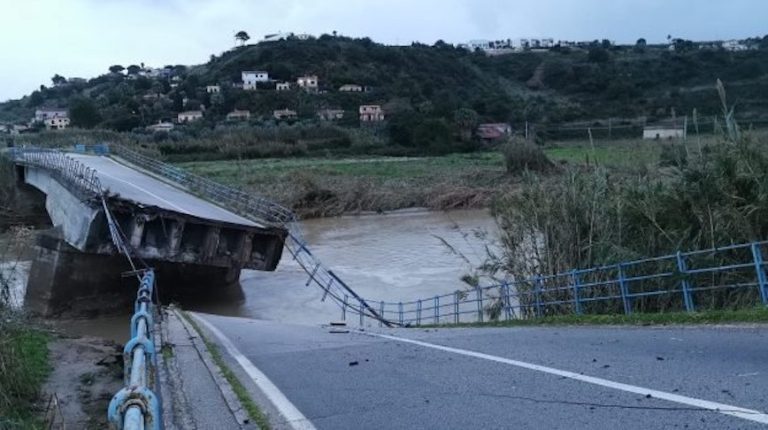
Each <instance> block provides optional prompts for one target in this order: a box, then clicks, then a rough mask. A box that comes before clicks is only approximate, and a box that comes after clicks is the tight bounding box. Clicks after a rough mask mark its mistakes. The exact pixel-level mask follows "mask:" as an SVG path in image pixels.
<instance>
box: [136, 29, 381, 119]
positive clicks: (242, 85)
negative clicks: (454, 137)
mask: <svg viewBox="0 0 768 430" xmlns="http://www.w3.org/2000/svg"><path fill="white" fill-rule="evenodd" d="M291 34H292V33H291ZM293 36H295V35H293ZM240 78H241V81H240V82H235V83H233V84H232V85H233V87H235V88H239V89H242V90H244V91H257V90H258V89H259V88H272V85H274V89H275V90H276V91H288V90H291V89H294V88H299V89H301V90H303V91H306V92H308V93H312V94H316V93H319V92H320V80H319V78H318V77H317V75H304V76H299V77H298V78H296V80H295V81H294V82H286V81H276V80H274V79H271V78H270V76H269V73H268V72H267V71H264V70H243V71H242V72H241V73H240ZM370 90H371V89H370V87H367V86H363V85H358V84H344V85H342V86H340V87H339V88H338V91H339V92H343V93H363V92H368V91H370ZM205 91H206V93H208V94H218V93H220V92H221V86H220V85H206V87H205ZM316 115H317V117H318V118H319V119H321V120H323V121H336V120H340V119H343V118H344V115H345V112H344V110H342V109H321V110H318V111H317V112H316ZM203 116H204V108H203V107H201V109H200V110H188V111H184V112H180V113H179V114H178V115H177V117H176V121H175V123H176V124H187V123H190V122H194V121H197V120H200V119H202V118H203ZM272 117H273V118H274V119H276V120H280V121H282V120H292V119H296V118H298V113H297V112H296V111H295V110H292V109H277V110H274V111H273V112H272ZM226 118H227V120H228V121H247V120H249V119H250V118H251V112H250V111H247V110H238V109H235V110H233V111H232V112H230V113H228V114H227V116H226ZM358 118H359V120H360V122H362V123H379V122H382V121H384V119H385V116H384V110H383V109H382V107H381V106H380V105H372V104H367V105H360V106H359V107H358ZM174 126H175V124H174V123H172V122H167V121H165V122H159V123H157V124H153V125H150V126H149V127H147V129H148V130H150V131H170V130H173V128H174Z"/></svg>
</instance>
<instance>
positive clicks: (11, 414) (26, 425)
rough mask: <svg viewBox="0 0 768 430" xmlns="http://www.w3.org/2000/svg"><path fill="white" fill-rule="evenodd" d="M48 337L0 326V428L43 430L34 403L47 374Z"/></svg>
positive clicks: (27, 329) (10, 325)
mask: <svg viewBox="0 0 768 430" xmlns="http://www.w3.org/2000/svg"><path fill="white" fill-rule="evenodd" d="M48 340H49V336H48V334H46V333H44V332H42V331H39V330H36V329H30V328H27V327H23V326H21V325H20V324H17V323H15V322H13V323H10V324H0V428H3V429H6V428H7V429H17V428H18V429H38V428H43V427H44V425H43V422H42V421H41V419H40V417H39V416H38V415H39V414H37V413H36V411H35V403H36V402H37V400H38V397H39V395H40V387H41V386H42V384H43V383H44V382H45V379H46V378H47V376H48V373H49V372H50V370H51V368H50V364H49V362H48Z"/></svg>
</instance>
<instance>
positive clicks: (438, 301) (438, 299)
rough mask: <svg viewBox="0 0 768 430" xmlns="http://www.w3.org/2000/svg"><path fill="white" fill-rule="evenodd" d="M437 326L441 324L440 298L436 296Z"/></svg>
mask: <svg viewBox="0 0 768 430" xmlns="http://www.w3.org/2000/svg"><path fill="white" fill-rule="evenodd" d="M435 324H440V296H435Z"/></svg>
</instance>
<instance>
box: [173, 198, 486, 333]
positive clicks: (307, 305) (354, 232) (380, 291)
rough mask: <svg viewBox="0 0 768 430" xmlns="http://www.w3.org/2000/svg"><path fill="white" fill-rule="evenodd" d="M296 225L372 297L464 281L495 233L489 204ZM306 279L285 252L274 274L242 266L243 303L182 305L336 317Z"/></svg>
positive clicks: (415, 295)
mask: <svg viewBox="0 0 768 430" xmlns="http://www.w3.org/2000/svg"><path fill="white" fill-rule="evenodd" d="M302 225H303V229H304V234H305V237H306V239H307V241H308V243H309V247H310V249H311V250H312V252H313V253H314V254H315V255H316V256H318V257H319V258H320V260H321V261H322V262H323V263H324V264H325V265H326V266H327V267H329V268H330V269H332V270H333V271H334V273H336V274H337V275H338V276H339V277H340V278H341V279H343V280H344V281H345V282H346V283H347V284H348V285H349V286H350V287H352V288H353V289H354V290H355V291H356V292H357V293H358V294H359V295H361V296H363V297H364V298H366V299H368V300H374V301H376V300H385V301H392V302H397V301H408V300H415V299H419V298H428V297H433V296H435V295H438V294H447V293H451V292H453V291H456V290H457V289H459V288H462V287H464V286H465V285H464V284H462V283H461V281H460V279H459V278H460V277H461V276H462V275H464V274H466V273H468V272H469V271H470V270H471V269H472V268H473V267H476V266H477V265H479V264H480V263H482V262H483V260H484V259H485V256H486V251H485V246H486V245H487V244H488V243H489V242H490V241H495V240H496V238H497V229H496V225H495V222H494V220H493V218H492V217H491V216H490V214H489V213H488V211H487V210H460V211H450V212H429V211H400V212H396V213H390V214H386V215H362V216H343V217H337V218H323V219H314V220H308V221H305V222H303V223H302ZM478 235H479V236H483V235H485V236H487V237H486V238H483V237H478ZM444 241H445V242H447V243H448V244H449V245H450V247H452V248H454V249H455V250H456V251H458V252H459V253H461V254H462V255H463V257H464V258H466V260H465V259H464V258H462V257H461V256H459V255H457V254H456V253H454V252H452V251H451V250H450V248H449V247H448V246H447V245H446V244H445V243H444ZM307 278H308V276H307V274H306V273H304V271H303V270H301V268H300V267H299V266H298V264H297V263H296V262H295V261H293V260H292V258H291V256H290V255H289V254H288V253H287V252H286V253H285V254H284V255H283V260H282V261H281V262H280V265H279V267H278V269H277V270H276V271H275V272H258V271H250V270H248V271H243V273H242V275H241V277H240V283H241V285H242V288H243V292H244V296H245V299H244V300H243V301H241V302H239V303H205V304H194V305H193V304H190V305H188V307H189V308H191V309H193V310H197V311H201V312H208V313H215V314H221V315H230V316H242V317H248V318H257V319H266V320H273V321H285V322H292V323H299V324H321V323H327V322H329V321H332V320H338V319H339V318H340V316H341V312H340V310H339V308H338V307H337V306H336V305H335V304H334V303H333V302H332V301H330V300H328V301H326V302H322V301H321V300H320V299H321V297H322V291H321V290H320V289H319V288H317V287H314V286H309V287H307V286H306V281H307Z"/></svg>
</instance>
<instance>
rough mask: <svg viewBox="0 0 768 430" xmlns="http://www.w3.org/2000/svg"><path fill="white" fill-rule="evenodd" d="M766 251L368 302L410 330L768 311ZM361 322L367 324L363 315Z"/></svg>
mask: <svg viewBox="0 0 768 430" xmlns="http://www.w3.org/2000/svg"><path fill="white" fill-rule="evenodd" d="M767 245H768V242H754V243H747V244H738V245H730V246H725V247H720V248H713V249H707V250H698V251H690V252H678V253H675V254H672V255H666V256H662V257H655V258H648V259H643V260H635V261H627V262H622V263H618V264H615V265H609V266H601V267H595V268H590V269H578V270H573V271H569V272H565V273H559V274H556V275H547V276H535V277H532V278H528V279H525V280H519V281H508V282H502V283H499V284H495V285H490V286H485V287H478V288H474V289H471V288H470V289H466V290H457V291H455V292H453V293H450V294H444V295H437V296H434V297H429V298H424V299H421V300H414V301H408V302H384V301H379V302H369V303H371V304H372V305H373V306H376V308H377V310H378V313H379V315H381V317H382V318H383V319H387V320H390V321H395V322H396V323H398V324H400V325H406V326H407V325H413V326H419V325H436V324H459V323H475V322H484V321H488V320H512V319H530V318H540V317H546V316H554V315H581V314H622V313H623V314H626V315H629V314H632V313H633V312H643V311H653V312H659V311H662V312H675V311H687V312H694V311H696V310H701V309H728V308H738V307H749V306H755V305H758V304H762V305H763V306H768V278H767V277H766V272H765V266H766V263H765V261H764V260H763V255H764V252H765V251H766V246H767ZM345 299H346V298H345ZM344 318H346V315H345V312H344V311H343V310H342V319H344ZM359 323H360V324H361V325H363V324H365V321H364V316H362V315H361V316H360V318H359Z"/></svg>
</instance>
